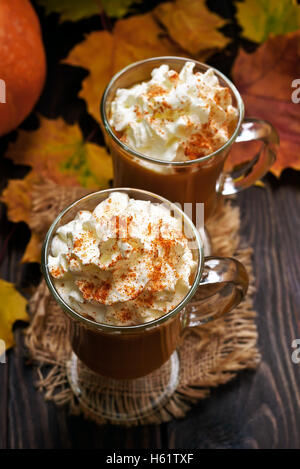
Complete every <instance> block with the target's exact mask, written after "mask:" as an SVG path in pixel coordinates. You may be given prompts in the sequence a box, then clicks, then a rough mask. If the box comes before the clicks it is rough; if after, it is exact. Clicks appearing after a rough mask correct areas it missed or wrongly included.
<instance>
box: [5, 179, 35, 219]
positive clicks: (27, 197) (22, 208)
mask: <svg viewBox="0 0 300 469" xmlns="http://www.w3.org/2000/svg"><path fill="white" fill-rule="evenodd" d="M38 180H39V176H38V175H37V174H36V173H34V172H33V171H31V172H30V173H28V174H27V176H25V178H24V179H10V181H8V184H7V187H6V188H5V189H4V190H3V192H2V194H1V198H0V201H1V202H3V203H5V204H6V206H7V216H8V218H9V220H11V221H13V222H14V223H19V222H21V221H24V222H25V223H28V222H29V214H30V209H31V190H32V187H33V185H34V184H35V183H36V182H38Z"/></svg>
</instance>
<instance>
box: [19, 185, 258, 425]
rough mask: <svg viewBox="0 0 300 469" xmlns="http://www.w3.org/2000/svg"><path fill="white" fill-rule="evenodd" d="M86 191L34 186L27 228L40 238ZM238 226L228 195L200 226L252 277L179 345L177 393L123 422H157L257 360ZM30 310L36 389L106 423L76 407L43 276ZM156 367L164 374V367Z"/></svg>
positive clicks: (63, 328)
mask: <svg viewBox="0 0 300 469" xmlns="http://www.w3.org/2000/svg"><path fill="white" fill-rule="evenodd" d="M86 193H87V191H85V190H83V189H80V188H75V187H69V188H67V187H61V186H57V185H56V184H54V183H53V182H50V181H43V183H41V184H38V185H36V186H35V188H34V191H33V203H32V210H31V216H30V226H31V228H33V229H34V230H35V232H38V233H39V235H40V238H41V239H42V238H43V236H44V235H45V234H46V232H47V230H48V228H49V226H50V224H51V223H52V221H53V220H54V218H55V217H56V216H57V214H58V213H59V212H60V211H61V210H62V209H63V208H65V207H66V206H67V205H69V204H70V203H71V202H73V201H74V200H76V199H78V198H79V197H81V196H83V195H85V194H86ZM239 228H240V213H239V209H238V207H235V206H233V205H232V202H231V201H226V202H225V203H222V204H220V205H219V208H218V210H217V212H216V213H215V215H214V217H213V218H211V219H210V220H209V222H208V223H207V225H206V229H207V231H208V233H209V236H210V240H211V244H212V254H213V255H217V256H230V257H232V256H234V257H236V258H237V259H239V260H240V261H241V262H242V263H243V264H244V265H245V267H246V269H247V271H248V274H249V277H250V285H249V290H248V293H247V297H246V299H245V300H244V301H243V302H242V303H241V304H240V305H239V306H238V307H237V308H235V309H234V310H233V311H232V312H231V313H229V314H227V315H226V317H224V318H221V319H218V320H216V321H212V322H210V323H208V324H206V325H204V326H201V327H195V328H193V329H191V330H189V329H187V330H186V332H185V333H184V336H183V340H182V343H181V346H180V348H179V357H180V377H179V383H178V387H177V389H176V391H175V392H174V393H173V395H172V396H171V397H170V398H169V399H168V400H167V402H164V404H163V405H162V406H161V407H159V408H157V409H156V410H155V411H154V412H152V413H150V414H148V415H146V416H142V417H139V418H136V419H135V420H134V421H130V422H122V424H123V425H124V424H125V425H137V424H143V425H145V424H158V423H161V422H165V421H168V420H170V419H172V418H179V417H183V416H184V415H185V414H186V412H187V411H188V410H189V409H190V407H191V405H192V404H193V403H195V402H197V401H198V400H199V399H203V398H207V397H208V396H209V394H210V390H211V388H214V387H217V386H219V385H221V384H224V383H227V382H228V381H230V380H232V379H233V378H234V377H235V376H236V374H237V372H238V371H240V370H243V369H254V368H256V366H257V365H258V363H259V361H260V354H259V351H258V349H257V338H258V334H257V328H256V324H255V316H256V313H255V311H254V310H253V307H252V295H253V292H254V286H253V283H254V279H253V274H252V264H251V254H252V250H251V248H249V247H247V246H243V242H242V240H241V238H240V236H239ZM30 313H31V323H30V326H29V327H28V329H27V331H26V333H25V343H26V346H27V348H28V351H29V354H30V357H31V359H32V360H33V361H34V363H35V364H36V365H37V370H38V380H37V383H36V384H37V387H38V389H40V390H41V391H43V392H44V395H45V398H46V399H47V400H51V401H54V402H56V403H57V404H58V405H68V406H69V409H70V412H71V413H73V414H80V413H83V414H84V415H85V416H86V417H87V418H90V419H92V420H94V421H96V422H97V423H99V424H103V423H106V422H107V420H105V419H104V418H103V417H100V416H99V415H97V414H96V413H93V412H91V411H88V410H87V409H86V408H85V407H84V406H82V405H81V403H80V402H79V401H78V400H77V398H76V396H75V395H74V393H73V391H72V389H71V387H70V384H69V380H68V376H67V367H66V363H67V361H68V360H69V358H70V355H71V347H70V345H69V340H68V336H69V321H68V320H66V316H65V314H64V313H63V311H62V310H61V309H60V307H59V306H58V305H57V303H56V302H55V301H54V300H53V299H52V297H51V296H50V294H49V291H48V289H47V287H46V284H45V282H44V281H41V283H40V285H39V286H38V288H37V290H36V292H35V294H34V295H33V297H32V298H31V300H30ZM161 372H162V373H163V372H164V371H163V368H162V371H161ZM149 379H152V378H151V377H149ZM84 380H85V384H86V385H89V383H90V386H91V389H94V388H95V386H96V384H95V383H96V381H97V379H96V378H95V374H94V373H92V372H91V373H90V374H89V371H88V370H85V371H84ZM125 391H126V392H127V394H128V389H127V390H124V385H120V388H119V389H116V390H115V392H116V394H117V393H118V392H120V400H121V399H122V396H121V394H122V393H124V392H125ZM130 392H131V395H130V400H131V402H134V401H135V398H136V399H139V398H140V395H136V396H135V395H134V393H135V391H134V390H133V391H132V390H131V391H130ZM155 392H156V391H155ZM150 394H151V393H150ZM151 397H152V396H151V395H147V396H146V397H144V399H149V402H150V401H151Z"/></svg>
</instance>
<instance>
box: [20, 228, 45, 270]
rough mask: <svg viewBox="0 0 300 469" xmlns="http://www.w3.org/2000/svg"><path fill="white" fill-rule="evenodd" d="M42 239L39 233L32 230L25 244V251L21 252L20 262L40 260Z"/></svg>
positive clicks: (38, 261)
mask: <svg viewBox="0 0 300 469" xmlns="http://www.w3.org/2000/svg"><path fill="white" fill-rule="evenodd" d="M42 243H43V239H41V236H40V234H39V233H35V232H34V231H32V233H31V237H30V240H29V243H28V244H27V246H26V249H25V252H24V254H23V257H22V260H21V263H22V264H25V263H26V262H37V263H38V264H39V263H40V262H41V247H42Z"/></svg>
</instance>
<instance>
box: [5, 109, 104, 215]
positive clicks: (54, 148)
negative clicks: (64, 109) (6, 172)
mask: <svg viewBox="0 0 300 469" xmlns="http://www.w3.org/2000/svg"><path fill="white" fill-rule="evenodd" d="M5 156H6V157H7V158H10V159H11V160H13V162H14V163H16V164H21V165H28V166H31V167H32V168H33V170H34V174H36V175H37V176H40V177H42V178H45V179H47V178H48V179H50V180H52V181H54V182H56V183H57V184H62V185H65V186H83V187H86V188H89V189H104V188H106V187H107V186H108V182H109V180H110V179H111V178H112V175H113V172H112V163H111V157H110V156H109V155H108V153H107V152H106V150H105V149H104V148H103V147H100V146H98V145H95V144H93V143H86V142H84V140H83V137H82V134H81V130H80V128H79V126H78V125H77V124H74V125H68V124H67V123H66V122H65V121H64V120H63V119H60V118H58V119H46V118H45V117H40V127H39V128H38V129H37V130H35V131H27V130H20V131H19V134H18V138H17V140H16V141H15V142H13V143H11V144H10V145H9V147H8V149H7V152H6V154H5ZM91 159H92V160H93V167H91V164H90V161H91ZM32 177H33V176H32ZM12 184H13V183H12ZM24 197H25V196H24ZM23 202H24V203H25V202H26V201H23ZM14 210H15V208H11V211H14ZM13 221H17V220H15V219H14V220H13Z"/></svg>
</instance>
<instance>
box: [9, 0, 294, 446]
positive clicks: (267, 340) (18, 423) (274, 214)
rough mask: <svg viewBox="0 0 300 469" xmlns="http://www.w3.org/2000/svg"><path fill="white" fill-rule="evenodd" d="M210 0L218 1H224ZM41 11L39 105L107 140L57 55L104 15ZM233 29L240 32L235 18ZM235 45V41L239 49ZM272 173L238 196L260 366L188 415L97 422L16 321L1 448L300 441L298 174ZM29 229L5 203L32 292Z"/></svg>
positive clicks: (225, 60)
mask: <svg viewBox="0 0 300 469" xmlns="http://www.w3.org/2000/svg"><path fill="white" fill-rule="evenodd" d="M210 3H212V4H214V5H215V8H214V9H217V5H216V2H210ZM224 3H226V4H227V7H226V8H225V7H224V11H223V14H224V16H230V15H232V14H233V11H232V7H231V6H230V2H224ZM228 5H229V6H228ZM38 12H39V14H40V15H41V18H42V26H43V37H44V41H45V44H46V49H47V59H48V77H47V83H46V87H45V90H44V93H43V95H42V97H41V99H40V101H39V103H38V106H37V110H38V112H41V113H42V114H43V115H44V116H46V117H48V118H54V117H58V116H61V117H63V118H64V119H65V120H66V121H67V122H69V123H74V122H76V121H79V123H80V126H81V128H82V130H83V133H84V135H85V137H91V140H92V141H95V142H98V143H102V144H103V137H102V135H101V132H100V130H99V127H98V126H97V124H96V123H95V121H94V120H93V119H92V118H91V116H89V115H88V114H87V113H86V106H85V103H84V102H83V101H82V100H80V99H78V98H77V93H78V91H79V89H80V87H81V81H82V79H83V78H84V76H86V73H87V72H86V71H84V70H83V69H77V70H75V69H74V68H72V67H69V66H67V65H62V64H59V60H60V59H62V58H63V57H65V56H66V55H67V53H68V51H69V50H70V49H71V48H72V46H73V45H74V44H76V43H77V42H79V41H80V40H82V38H83V36H84V34H85V32H87V31H91V30H96V29H98V28H99V22H98V20H97V19H95V18H93V19H91V20H84V21H82V22H79V23H77V24H76V25H73V24H71V23H63V24H62V25H59V23H58V18H57V15H50V16H49V17H47V18H45V17H43V14H42V10H41V9H39V8H38ZM231 29H232V36H233V37H235V36H236V26H234V23H233V26H232V27H231ZM236 50H237V43H236V42H234V46H233V51H232V54H233V55H234V54H235V53H236ZM212 63H213V65H216V66H219V68H221V69H222V71H223V72H225V73H228V71H229V69H230V65H231V63H232V57H229V56H225V55H224V56H222V57H220V54H219V56H216V57H215V58H214V60H213V61H212ZM218 64H219V65H218ZM37 122H38V120H37V116H36V114H33V115H31V116H30V117H29V118H28V119H27V120H26V121H25V123H24V124H23V125H22V127H23V128H33V127H34V126H36V125H37ZM15 136H16V133H12V134H10V135H9V136H8V137H5V138H3V139H0V174H1V176H0V189H2V188H4V187H5V185H6V184H7V181H8V179H9V178H20V177H23V175H24V174H26V172H27V170H28V168H23V167H19V166H14V165H13V163H11V162H10V161H8V160H6V159H4V158H3V157H2V156H1V155H3V153H4V152H5V148H6V145H7V143H8V141H10V140H12V139H14V138H15ZM266 182H267V187H266V188H265V189H261V188H258V187H254V188H251V189H249V190H247V191H245V192H243V193H241V194H239V195H238V198H237V203H238V204H239V206H240V208H241V214H242V228H241V231H242V235H243V238H244V240H245V241H246V242H247V243H248V244H249V245H250V246H252V247H253V249H254V270H255V278H256V289H257V292H256V295H255V308H256V310H257V311H258V317H257V324H258V329H259V347H260V350H261V353H262V363H261V365H260V367H259V369H258V370H257V371H256V372H250V371H246V372H242V373H240V374H239V376H238V377H237V378H236V379H235V380H234V381H232V382H231V383H229V384H227V385H225V386H222V387H219V388H217V389H215V390H214V391H213V392H212V396H211V397H210V398H209V399H207V400H204V401H201V402H199V403H198V404H197V405H195V406H194V407H193V408H192V410H191V411H190V412H189V414H188V415H187V417H186V418H184V419H182V420H174V421H172V422H170V423H168V424H163V425H159V426H148V427H139V428H131V429H124V428H118V427H114V426H104V427H99V426H97V425H95V424H94V423H92V422H90V421H87V420H84V419H83V418H82V417H75V416H70V415H68V412H67V410H66V409H65V408H58V407H57V406H56V405H55V404H53V403H51V402H46V401H45V399H44V396H43V394H41V393H39V392H37V390H36V389H35V386H34V382H35V380H36V371H35V370H34V368H33V367H32V366H30V365H28V364H26V356H25V353H24V350H23V345H22V329H23V327H24V325H21V324H17V325H16V328H15V329H16V341H17V344H18V345H17V346H16V347H15V348H14V349H13V350H11V351H9V352H8V354H7V363H6V364H0V448H107V449H122V448H152V449H154V448H165V449H166V448H176V449H178V448H191V449H192V448H300V364H299V365H296V364H293V363H292V360H291V354H292V352H293V349H292V347H291V343H292V341H293V340H294V339H295V338H300V288H299V280H300V259H299V258H300V256H299V233H300V217H299V213H300V175H299V173H296V172H293V171H290V170H288V171H285V172H284V174H283V176H282V177H281V179H280V181H277V180H275V178H274V177H272V176H268V177H267V178H266ZM29 235H30V233H29V230H28V228H27V227H26V225H25V224H23V223H20V224H17V225H15V224H13V223H11V222H9V221H8V220H7V217H6V209H5V207H4V206H3V205H2V206H0V277H1V278H5V279H6V280H9V281H11V282H14V283H16V285H17V286H18V287H19V288H20V290H21V291H22V292H23V293H24V294H27V295H29V294H30V292H31V291H32V285H34V284H36V283H37V282H38V280H39V278H40V272H39V266H38V265H36V264H34V265H30V266H22V265H20V259H21V256H22V253H23V251H24V247H25V245H26V243H27V241H28V239H29ZM1 252H2V254H4V255H1ZM0 300H1V299H0Z"/></svg>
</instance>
